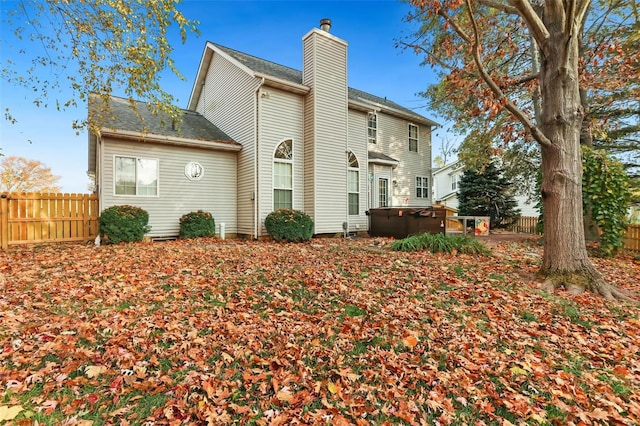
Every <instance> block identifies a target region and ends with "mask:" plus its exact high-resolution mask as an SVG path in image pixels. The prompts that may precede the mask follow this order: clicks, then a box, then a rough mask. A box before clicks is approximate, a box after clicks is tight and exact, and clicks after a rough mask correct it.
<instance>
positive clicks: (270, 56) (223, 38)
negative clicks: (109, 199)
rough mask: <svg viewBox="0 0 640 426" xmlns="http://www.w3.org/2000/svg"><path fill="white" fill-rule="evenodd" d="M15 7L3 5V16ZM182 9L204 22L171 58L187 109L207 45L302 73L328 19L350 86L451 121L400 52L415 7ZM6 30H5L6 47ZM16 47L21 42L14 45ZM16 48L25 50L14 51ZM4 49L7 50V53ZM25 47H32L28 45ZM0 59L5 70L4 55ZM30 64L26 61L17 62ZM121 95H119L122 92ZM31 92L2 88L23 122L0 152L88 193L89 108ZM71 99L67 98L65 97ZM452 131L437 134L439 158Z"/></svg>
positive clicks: (173, 89) (180, 101)
mask: <svg viewBox="0 0 640 426" xmlns="http://www.w3.org/2000/svg"><path fill="white" fill-rule="evenodd" d="M15 3H16V2H11V1H2V2H1V3H0V7H2V9H3V13H4V12H6V10H8V9H10V8H13V7H15ZM180 9H181V10H182V11H183V13H184V14H185V15H186V17H187V18H190V19H196V20H198V21H200V25H199V29H200V33H201V34H200V36H196V35H190V37H189V39H188V40H187V42H186V43H185V44H181V42H180V40H179V39H178V38H176V40H175V43H174V44H173V46H174V53H173V58H174V59H175V62H176V65H177V67H178V69H179V70H180V72H181V73H182V74H183V75H184V77H185V78H186V81H181V80H179V79H177V78H175V77H173V76H171V75H169V74H167V75H166V77H164V78H163V81H162V85H163V87H164V89H165V90H166V91H168V92H169V93H171V94H172V95H173V96H174V97H176V98H177V105H178V106H180V107H183V108H185V107H186V106H187V102H188V100H189V95H190V93H191V88H192V85H193V80H194V78H195V74H196V71H197V67H198V65H199V62H200V57H201V55H202V52H203V49H204V45H205V42H206V41H211V42H214V43H218V44H222V45H224V46H228V47H230V48H233V49H236V50H240V51H242V52H245V53H249V54H252V55H255V56H258V57H260V58H264V59H267V60H270V61H274V62H277V63H280V64H283V65H286V66H289V67H292V68H296V69H301V68H302V36H303V35H304V34H306V33H307V32H308V31H309V30H310V29H311V28H313V27H317V26H318V24H319V22H320V19H322V18H330V19H331V20H332V22H333V27H332V29H331V33H332V34H334V35H336V36H337V37H340V38H342V39H344V40H346V41H347V42H348V43H349V48H348V49H349V50H348V79H349V86H351V87H354V88H357V89H360V90H364V91H366V92H369V93H372V94H375V95H378V96H382V97H385V96H386V97H387V98H389V99H391V100H393V101H395V102H398V103H400V104H402V105H404V106H406V107H408V108H412V109H414V110H415V111H416V112H418V113H419V114H422V115H424V116H426V117H428V118H431V119H433V120H435V121H437V122H439V123H443V122H445V120H444V119H443V118H441V117H437V116H435V115H433V114H432V113H431V112H430V111H428V110H427V108H426V100H425V99H422V98H420V97H419V96H418V94H417V93H418V92H420V91H422V90H424V89H426V88H427V87H428V86H429V85H430V84H433V83H435V82H436V77H435V72H434V71H433V70H432V69H431V68H429V67H421V66H420V62H421V60H422V58H420V57H418V56H416V55H415V54H414V53H413V52H410V51H405V52H403V51H402V50H401V49H398V48H396V47H394V44H395V43H394V40H396V39H398V38H400V37H402V35H403V34H404V35H407V34H409V33H410V32H411V31H412V29H413V25H412V24H407V23H406V22H404V21H403V18H404V17H405V16H406V14H407V12H408V11H409V6H408V5H407V4H405V3H401V2H398V1H394V0H378V1H371V0H367V1H270V0H263V1H242V0H236V1H189V0H187V1H185V2H184V3H182V4H181V5H180ZM7 31H8V29H7V28H3V29H2V39H3V45H4V43H5V42H6V38H7V37H8V33H7ZM12 42H13V43H15V40H12ZM14 46H19V44H18V45H16V44H14ZM3 47H4V46H3ZM24 47H25V48H27V49H28V48H29V46H28V44H25V46H24ZM3 52H4V53H0V57H1V58H0V59H1V60H2V63H4V62H5V61H6V59H7V57H6V56H5V55H6V50H5V49H3ZM10 59H13V60H15V61H27V60H29V58H28V57H22V56H16V57H12V58H10ZM116 94H118V93H117V91H116ZM29 96H30V93H29V92H28V91H26V90H22V89H20V88H17V87H15V86H12V85H10V84H7V83H6V82H4V81H2V82H1V83H0V108H1V110H2V112H3V114H4V110H5V108H7V107H8V108H10V110H11V112H12V114H13V115H14V116H15V117H16V118H17V119H18V123H16V124H11V123H9V122H8V121H6V120H5V119H4V118H0V147H1V148H2V153H3V154H4V155H18V156H22V157H25V158H28V159H34V160H40V161H42V162H43V163H45V164H46V165H47V166H49V167H51V169H52V171H53V173H54V174H56V175H58V176H60V177H61V179H60V185H61V186H62V190H63V191H64V192H87V186H88V184H89V180H88V178H87V175H86V170H87V135H86V132H85V133H81V134H80V135H79V136H77V135H76V132H75V130H73V129H72V128H71V123H72V121H73V120H74V119H78V118H82V117H85V116H86V105H84V104H80V105H79V107H78V108H77V109H70V110H67V111H65V112H59V111H57V110H55V108H42V107H40V108H38V107H35V106H34V105H32V99H31V98H30V97H29ZM61 98H65V96H64V95H63V96H61ZM445 130H446V129H440V130H438V131H436V132H435V134H434V138H433V143H434V151H433V152H434V156H435V155H437V152H438V148H439V146H440V142H441V140H442V138H443V136H445Z"/></svg>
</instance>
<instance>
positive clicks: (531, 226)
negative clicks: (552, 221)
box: [509, 216, 640, 251]
mask: <svg viewBox="0 0 640 426" xmlns="http://www.w3.org/2000/svg"><path fill="white" fill-rule="evenodd" d="M537 225H538V218H537V217H531V216H522V217H520V219H519V220H518V222H517V223H516V224H515V225H513V226H511V227H510V228H509V231H512V232H520V233H523V234H538V232H537V231H536V226H537ZM624 248H625V249H627V250H631V251H640V225H629V226H627V231H626V235H625V239H624Z"/></svg>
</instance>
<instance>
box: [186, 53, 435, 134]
mask: <svg viewBox="0 0 640 426" xmlns="http://www.w3.org/2000/svg"><path fill="white" fill-rule="evenodd" d="M210 49H215V50H218V51H220V52H222V53H223V54H224V55H226V56H228V57H229V58H231V59H232V60H234V61H236V62H237V63H239V64H240V65H241V66H242V67H243V68H246V69H248V70H250V71H252V72H253V73H254V75H255V74H258V75H265V76H271V77H273V78H275V79H278V80H281V81H284V82H289V83H292V84H294V85H296V86H298V90H297V91H298V92H299V87H301V86H303V84H302V71H300V70H297V69H294V68H290V67H287V66H284V65H281V64H277V63H275V62H272V61H268V60H266V59H262V58H258V57H256V56H253V55H249V54H248V53H244V52H240V51H238V50H235V49H231V48H229V47H226V46H222V45H219V44H216V43H212V42H207V47H205V53H204V54H203V60H202V61H201V64H200V69H199V70H198V76H197V77H196V81H195V82H194V89H193V90H192V93H191V98H190V99H189V108H191V109H195V103H194V100H195V99H197V97H199V94H197V93H195V91H196V87H200V88H201V87H202V85H201V84H200V82H201V81H202V80H203V79H204V73H206V69H204V68H208V66H209V64H210V62H211V51H210ZM200 90H201V89H200ZM348 97H349V104H350V105H349V106H350V107H354V106H359V107H360V109H365V110H381V111H385V112H388V113H389V114H391V115H400V116H402V118H405V119H408V120H410V121H411V120H415V121H416V122H420V123H422V124H426V125H428V126H437V125H438V123H436V122H435V121H432V120H430V119H428V118H426V117H424V116H422V115H420V114H417V113H416V112H414V111H413V110H411V109H409V108H406V107H404V106H402V105H400V104H398V103H395V102H393V101H390V100H388V99H387V98H386V97H385V98H381V97H379V96H376V95H372V94H371V93H367V92H364V91H362V90H358V89H354V88H352V87H349V88H348Z"/></svg>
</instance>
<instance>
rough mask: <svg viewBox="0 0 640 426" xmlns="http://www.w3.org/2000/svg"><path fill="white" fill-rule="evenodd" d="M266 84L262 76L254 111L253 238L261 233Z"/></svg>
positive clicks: (256, 237)
mask: <svg viewBox="0 0 640 426" xmlns="http://www.w3.org/2000/svg"><path fill="white" fill-rule="evenodd" d="M263 85H264V77H262V79H261V81H260V84H258V87H256V107H255V110H254V112H253V114H254V123H255V126H256V129H255V133H256V146H255V150H254V155H255V161H254V162H253V163H254V165H255V166H254V167H255V170H254V173H253V194H252V195H251V197H252V199H253V238H254V239H255V240H257V239H258V237H259V234H260V203H259V200H260V197H259V196H258V171H259V167H258V166H259V163H260V150H259V149H258V147H259V143H260V114H259V110H260V108H259V106H260V89H262V86H263Z"/></svg>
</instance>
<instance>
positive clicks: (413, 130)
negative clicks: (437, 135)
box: [409, 124, 418, 152]
mask: <svg viewBox="0 0 640 426" xmlns="http://www.w3.org/2000/svg"><path fill="white" fill-rule="evenodd" d="M409 151H413V152H418V126H416V125H415V124H409Z"/></svg>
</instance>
